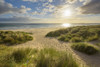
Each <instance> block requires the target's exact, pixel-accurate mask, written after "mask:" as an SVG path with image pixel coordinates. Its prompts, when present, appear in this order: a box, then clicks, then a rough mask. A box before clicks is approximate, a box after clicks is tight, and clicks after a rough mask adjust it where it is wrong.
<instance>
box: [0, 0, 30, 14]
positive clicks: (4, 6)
mask: <svg viewBox="0 0 100 67" xmlns="http://www.w3.org/2000/svg"><path fill="white" fill-rule="evenodd" d="M29 10H31V8H26V7H25V6H23V5H22V6H21V8H17V7H13V5H12V4H10V3H6V2H4V1H3V0H1V1H0V14H5V13H26V12H27V11H29Z"/></svg>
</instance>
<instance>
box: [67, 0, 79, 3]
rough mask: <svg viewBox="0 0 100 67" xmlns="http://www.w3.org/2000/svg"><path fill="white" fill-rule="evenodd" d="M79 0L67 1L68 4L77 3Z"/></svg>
mask: <svg viewBox="0 0 100 67" xmlns="http://www.w3.org/2000/svg"><path fill="white" fill-rule="evenodd" d="M76 1H77V0H67V2H68V3H75V2H76Z"/></svg>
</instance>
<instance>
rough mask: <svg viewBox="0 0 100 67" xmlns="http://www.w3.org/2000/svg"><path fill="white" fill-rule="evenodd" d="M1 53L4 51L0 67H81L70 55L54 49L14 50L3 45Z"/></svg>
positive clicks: (0, 58) (0, 57)
mask: <svg viewBox="0 0 100 67" xmlns="http://www.w3.org/2000/svg"><path fill="white" fill-rule="evenodd" d="M6 48H7V49H6ZM0 51H4V53H1V54H0V67H80V64H79V63H78V62H77V61H76V59H75V57H73V56H72V55H71V54H70V53H68V52H64V51H57V50H56V49H53V48H44V49H41V50H37V49H31V48H21V49H16V50H14V49H12V48H11V47H8V46H4V45H3V47H0ZM3 54H4V55H3Z"/></svg>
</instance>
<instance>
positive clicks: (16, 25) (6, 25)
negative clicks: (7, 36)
mask: <svg viewBox="0 0 100 67" xmlns="http://www.w3.org/2000/svg"><path fill="white" fill-rule="evenodd" d="M88 25H100V23H0V30H13V29H32V28H57V27H58V28H60V27H61V28H65V27H73V26H88Z"/></svg>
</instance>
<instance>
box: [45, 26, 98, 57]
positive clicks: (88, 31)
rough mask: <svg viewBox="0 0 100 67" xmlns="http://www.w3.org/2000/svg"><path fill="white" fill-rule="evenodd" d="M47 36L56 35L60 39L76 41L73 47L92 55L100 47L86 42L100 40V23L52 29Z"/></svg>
mask: <svg viewBox="0 0 100 67" xmlns="http://www.w3.org/2000/svg"><path fill="white" fill-rule="evenodd" d="M46 37H56V38H57V39H58V40H60V41H64V42H71V43H74V44H72V45H71V47H72V48H73V49H75V50H77V51H80V52H83V53H85V54H88V55H92V54H95V53H97V52H98V49H97V48H95V47H94V46H95V45H91V44H87V43H84V42H91V41H100V38H99V37H100V25H93V26H76V27H69V28H65V29H60V30H56V31H51V32H49V33H47V35H46ZM96 45H98V46H100V44H96Z"/></svg>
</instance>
